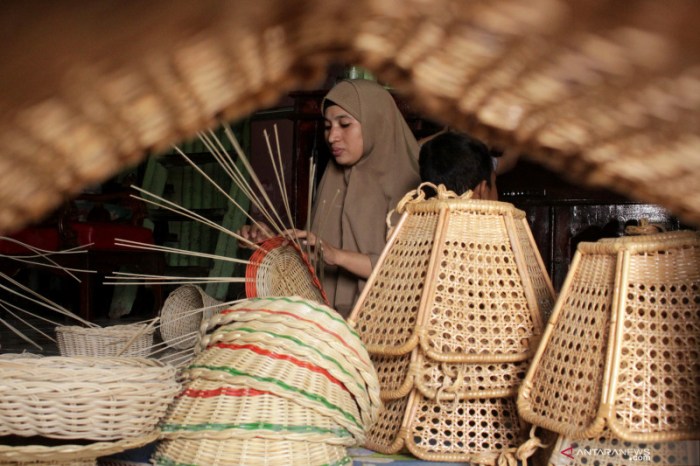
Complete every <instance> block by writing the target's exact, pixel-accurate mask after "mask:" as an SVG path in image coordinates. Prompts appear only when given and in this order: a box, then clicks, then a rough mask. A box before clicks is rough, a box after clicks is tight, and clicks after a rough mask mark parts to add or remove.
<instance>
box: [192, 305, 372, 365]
mask: <svg viewBox="0 0 700 466" xmlns="http://www.w3.org/2000/svg"><path fill="white" fill-rule="evenodd" d="M251 320H261V321H264V322H269V323H276V322H277V323H280V324H282V325H288V326H291V327H294V328H297V329H300V330H307V331H309V332H310V334H313V335H315V336H316V337H317V338H322V339H326V338H331V339H334V340H336V344H337V343H340V344H341V345H342V346H344V347H345V348H346V349H347V350H348V351H349V352H351V353H353V354H354V355H355V356H357V357H358V359H359V360H360V361H361V362H362V363H363V367H362V369H363V370H364V371H366V372H367V373H371V372H372V371H373V369H372V363H371V361H370V358H369V354H367V350H366V348H365V346H364V344H363V343H362V340H360V337H359V335H358V334H357V333H356V332H355V330H354V329H352V328H351V327H350V326H349V325H348V323H347V322H346V321H345V319H343V317H342V316H341V315H340V314H338V313H337V312H336V311H335V310H333V309H331V308H330V307H328V306H325V305H322V304H319V303H316V302H313V301H308V300H304V299H302V298H299V297H284V298H253V299H249V300H246V301H243V302H241V303H239V304H237V305H235V306H233V307H231V308H230V309H227V310H225V311H223V312H221V314H219V315H217V316H214V317H212V318H211V319H209V320H208V321H206V322H205V323H204V324H203V325H202V328H201V330H200V347H203V346H206V342H207V338H206V333H207V332H210V331H212V330H213V329H214V328H216V327H218V326H220V325H226V324H228V323H230V322H233V321H244V322H247V321H251Z"/></svg>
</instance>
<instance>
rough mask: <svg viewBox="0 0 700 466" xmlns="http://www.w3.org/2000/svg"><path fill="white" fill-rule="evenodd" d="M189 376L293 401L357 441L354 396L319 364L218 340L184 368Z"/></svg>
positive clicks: (358, 426) (358, 418) (357, 415)
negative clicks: (327, 419)
mask: <svg viewBox="0 0 700 466" xmlns="http://www.w3.org/2000/svg"><path fill="white" fill-rule="evenodd" d="M185 375H186V377H188V378H189V379H190V380H191V379H195V378H203V379H206V380H213V381H216V380H219V381H222V382H226V383H230V384H235V385H242V386H244V387H249V388H255V389H257V390H261V391H267V392H271V393H274V394H275V395H277V396H281V397H284V398H288V399H290V400H292V401H296V402H297V403H299V404H300V405H302V406H305V407H308V408H311V409H314V410H316V411H318V412H319V413H320V414H322V415H325V416H328V417H330V418H331V419H334V420H335V421H336V422H337V423H338V424H339V425H341V426H343V427H345V428H346V429H348V430H349V431H350V432H352V434H353V435H355V436H356V437H357V438H358V440H359V441H360V442H362V441H363V440H364V429H365V426H364V425H363V423H362V419H361V416H360V413H359V408H358V405H357V403H356V402H355V399H354V397H353V396H352V394H351V393H350V392H348V391H347V390H346V389H345V387H344V386H343V384H342V383H341V382H339V381H338V380H337V379H335V378H334V377H332V376H331V375H330V374H328V373H327V371H325V370H324V369H322V368H319V367H317V366H314V365H311V364H308V363H307V362H305V361H301V360H298V359H297V358H293V357H289V356H287V355H284V354H279V353H274V352H271V351H268V350H266V349H263V348H259V347H257V346H254V345H240V346H237V345H233V344H218V345H217V347H210V348H208V349H207V350H206V351H204V352H203V353H201V354H200V355H199V356H197V358H195V360H194V361H193V362H192V364H191V365H190V366H189V367H188V368H187V369H185Z"/></svg>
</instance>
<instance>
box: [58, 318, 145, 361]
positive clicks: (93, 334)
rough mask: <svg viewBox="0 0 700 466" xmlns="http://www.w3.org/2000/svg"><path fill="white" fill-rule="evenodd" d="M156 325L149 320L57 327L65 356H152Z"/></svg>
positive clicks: (59, 343)
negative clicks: (95, 325) (96, 325)
mask: <svg viewBox="0 0 700 466" xmlns="http://www.w3.org/2000/svg"><path fill="white" fill-rule="evenodd" d="M154 332H155V330H154V328H153V326H151V325H149V324H146V323H138V324H127V325H110V326H108V327H81V326H78V325H67V326H59V327H56V341H57V343H58V351H59V353H60V354H61V356H68V357H73V356H90V357H97V356H102V357H115V356H136V357H139V356H140V357H148V355H149V354H150V353H151V348H152V347H153V333H154Z"/></svg>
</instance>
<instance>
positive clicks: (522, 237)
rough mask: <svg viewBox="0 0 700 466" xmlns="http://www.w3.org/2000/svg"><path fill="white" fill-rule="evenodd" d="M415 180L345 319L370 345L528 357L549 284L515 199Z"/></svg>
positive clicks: (378, 350) (441, 355)
mask: <svg viewBox="0 0 700 466" xmlns="http://www.w3.org/2000/svg"><path fill="white" fill-rule="evenodd" d="M437 191H438V196H437V197H435V198H432V199H428V200H425V199H424V195H423V192H422V191H421V188H420V187H419V188H418V189H417V190H416V191H414V192H409V193H408V194H407V195H406V196H405V198H404V199H403V200H402V201H401V202H400V203H399V205H398V206H397V212H398V213H401V214H402V215H403V217H402V219H401V220H400V223H399V224H398V225H397V226H396V229H395V231H394V233H393V235H392V236H391V238H390V239H389V242H388V244H387V246H386V248H385V249H384V251H383V252H382V255H381V256H380V258H379V260H378V262H377V265H376V267H375V268H374V270H373V273H372V275H371V276H370V278H369V280H368V281H367V285H366V286H365V288H364V290H363V293H362V295H361V296H360V298H359V299H358V302H357V304H356V305H355V307H354V309H353V311H352V313H351V315H350V317H349V319H348V320H349V322H350V324H351V325H353V326H354V327H355V328H356V329H357V331H358V333H359V334H360V335H361V337H362V340H363V342H365V344H366V346H367V349H368V351H369V352H370V353H372V354H387V355H401V354H405V353H407V352H409V351H411V350H412V349H413V348H415V347H416V346H417V345H420V347H421V350H422V351H423V353H424V354H425V355H426V356H429V357H430V358H431V359H433V360H435V361H445V362H470V363H495V362H516V361H524V360H527V359H528V358H529V357H531V355H532V352H533V351H534V349H535V347H536V343H537V342H538V341H539V340H538V339H539V335H540V334H541V332H542V326H543V324H542V319H543V318H544V316H546V315H548V314H549V312H550V310H551V306H552V305H553V303H554V291H553V289H552V285H551V283H550V281H549V278H548V276H547V273H546V271H545V269H544V265H543V263H542V260H541V257H540V255H539V252H538V250H537V246H536V245H535V242H534V240H533V238H532V235H531V234H530V233H529V227H528V225H527V220H526V218H525V214H524V212H522V211H520V210H518V209H516V208H515V207H514V206H513V205H511V204H507V203H503V202H495V201H483V200H472V199H470V197H471V192H467V193H465V195H463V196H460V197H457V196H455V195H454V193H451V192H449V191H445V190H444V188H443V187H440V189H438V190H437Z"/></svg>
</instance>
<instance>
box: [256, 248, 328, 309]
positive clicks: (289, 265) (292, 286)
mask: <svg viewBox="0 0 700 466" xmlns="http://www.w3.org/2000/svg"><path fill="white" fill-rule="evenodd" d="M246 278H247V279H248V280H247V281H246V296H247V297H248V298H256V297H261V298H264V297H268V296H300V297H302V298H304V299H310V300H312V301H315V302H318V303H322V304H326V305H328V304H329V303H328V298H327V297H326V294H325V292H324V291H323V287H322V286H321V282H320V281H319V280H318V277H317V276H316V272H315V271H314V268H313V266H312V265H311V263H310V262H309V259H308V257H307V255H306V254H305V253H304V252H303V251H301V250H300V249H299V247H298V246H297V245H296V243H294V242H292V241H290V240H289V239H287V238H285V237H282V236H276V237H273V238H270V239H268V240H266V241H265V242H263V243H262V244H261V245H260V248H258V249H256V250H255V251H254V252H253V254H252V255H251V256H250V263H249V264H248V266H247V267H246Z"/></svg>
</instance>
